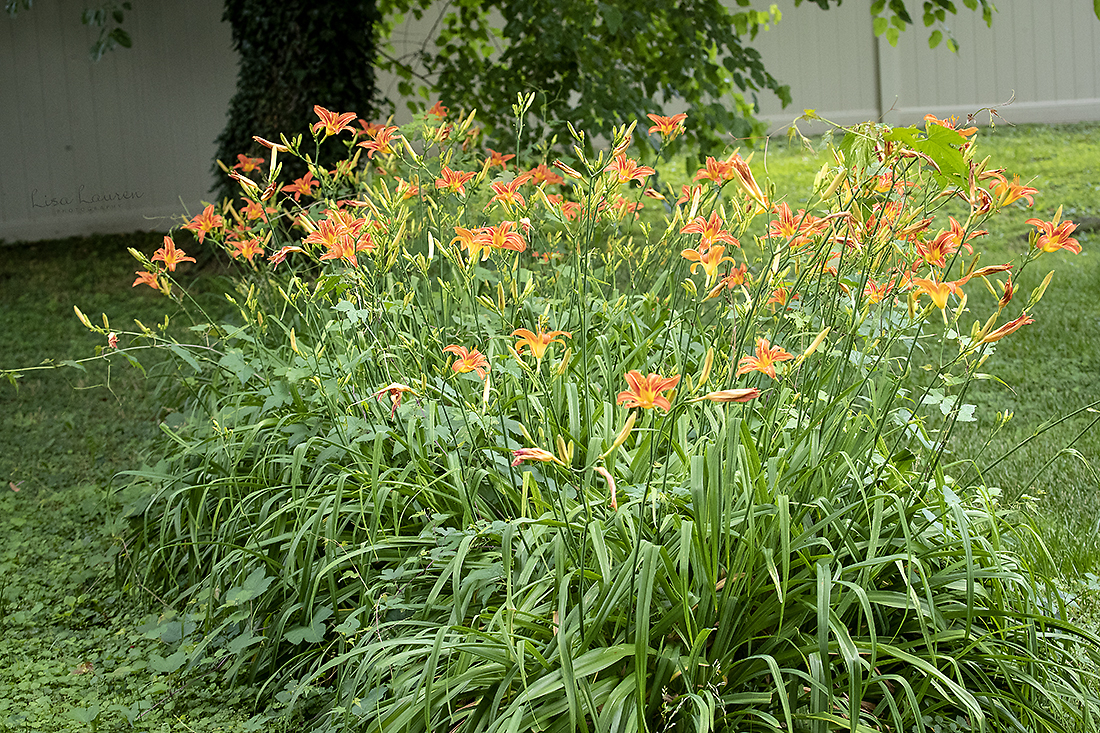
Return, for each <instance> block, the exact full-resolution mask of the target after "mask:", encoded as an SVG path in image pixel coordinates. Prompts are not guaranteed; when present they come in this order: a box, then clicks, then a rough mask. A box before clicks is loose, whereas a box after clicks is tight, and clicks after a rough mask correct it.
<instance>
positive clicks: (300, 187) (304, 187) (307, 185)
mask: <svg viewBox="0 0 1100 733" xmlns="http://www.w3.org/2000/svg"><path fill="white" fill-rule="evenodd" d="M320 185H321V182H320V181H317V180H314V178H313V171H306V174H305V175H304V176H302V177H301V178H295V179H294V183H290V184H287V185H286V186H283V191H285V192H287V193H292V194H294V200H295V201H298V200H299V197H300V196H301V195H302V194H305V195H306V196H312V195H313V187H314V186H320Z"/></svg>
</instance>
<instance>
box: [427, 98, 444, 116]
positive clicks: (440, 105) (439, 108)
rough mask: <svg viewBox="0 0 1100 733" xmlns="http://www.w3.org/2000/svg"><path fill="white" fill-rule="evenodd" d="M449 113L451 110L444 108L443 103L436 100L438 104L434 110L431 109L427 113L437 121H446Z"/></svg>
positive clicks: (433, 106)
mask: <svg viewBox="0 0 1100 733" xmlns="http://www.w3.org/2000/svg"><path fill="white" fill-rule="evenodd" d="M448 111H449V110H448V109H447V108H446V107H444V106H443V102H442V101H439V100H436V103H435V104H433V105H432V108H431V109H429V110H428V111H427V112H426V114H428V115H431V116H432V117H435V118H437V119H440V120H443V119H446V117H447V112H448Z"/></svg>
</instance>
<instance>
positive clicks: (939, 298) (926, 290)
mask: <svg viewBox="0 0 1100 733" xmlns="http://www.w3.org/2000/svg"><path fill="white" fill-rule="evenodd" d="M912 283H913V285H914V286H916V288H917V292H916V297H917V298H918V299H919V298H920V296H921V295H927V296H928V297H930V298H931V299H932V302H933V303H934V304H935V306H936V307H937V308H939V309H940V310H943V309H945V308H946V307H947V298H948V296H950V295H951V294H952V293H955V294H956V295H958V294H959V293H961V292H962V289H961V288H960V287H959V285H960V283H959V282H940V281H939V280H938V279H931V280H930V279H928V278H925V277H915V278H913V280H912Z"/></svg>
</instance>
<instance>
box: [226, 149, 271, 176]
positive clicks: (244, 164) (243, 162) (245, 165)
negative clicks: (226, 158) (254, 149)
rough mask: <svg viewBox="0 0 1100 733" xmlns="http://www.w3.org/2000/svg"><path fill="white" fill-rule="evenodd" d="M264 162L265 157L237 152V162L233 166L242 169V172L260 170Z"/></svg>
mask: <svg viewBox="0 0 1100 733" xmlns="http://www.w3.org/2000/svg"><path fill="white" fill-rule="evenodd" d="M263 164H264V159H263V158H249V157H248V156H247V155H241V154H240V153H237V164H236V165H235V166H233V167H234V168H236V169H238V170H240V172H241V173H251V172H252V171H254V170H258V169H259V167H260V166H261V165H263Z"/></svg>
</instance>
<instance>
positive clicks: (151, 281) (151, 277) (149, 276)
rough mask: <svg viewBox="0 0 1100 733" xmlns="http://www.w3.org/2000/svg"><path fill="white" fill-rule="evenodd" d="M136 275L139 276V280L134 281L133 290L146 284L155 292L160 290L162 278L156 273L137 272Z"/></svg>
mask: <svg viewBox="0 0 1100 733" xmlns="http://www.w3.org/2000/svg"><path fill="white" fill-rule="evenodd" d="M134 274H135V275H137V280H134V284H133V285H131V286H130V287H131V288H135V287H137V286H138V285H141V284H143V283H144V284H145V285H148V286H149V287H151V288H152V289H153V290H160V278H159V277H157V274H156V273H155V272H136V273H134Z"/></svg>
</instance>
